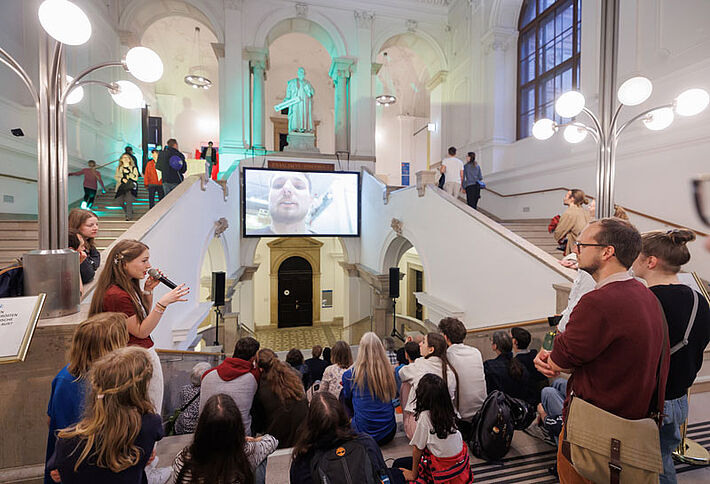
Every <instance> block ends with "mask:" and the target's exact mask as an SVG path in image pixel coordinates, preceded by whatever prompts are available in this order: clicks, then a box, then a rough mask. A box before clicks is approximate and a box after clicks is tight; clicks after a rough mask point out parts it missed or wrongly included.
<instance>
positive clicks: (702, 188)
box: [693, 174, 710, 226]
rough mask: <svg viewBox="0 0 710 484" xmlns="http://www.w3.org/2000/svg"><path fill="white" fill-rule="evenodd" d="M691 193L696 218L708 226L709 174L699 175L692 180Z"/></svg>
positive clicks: (709, 201)
mask: <svg viewBox="0 0 710 484" xmlns="http://www.w3.org/2000/svg"><path fill="white" fill-rule="evenodd" d="M693 193H694V198H695V209H696V210H697V212H698V217H700V220H702V221H703V223H704V224H705V225H707V226H710V174H706V175H700V176H699V177H697V178H695V179H694V180H693Z"/></svg>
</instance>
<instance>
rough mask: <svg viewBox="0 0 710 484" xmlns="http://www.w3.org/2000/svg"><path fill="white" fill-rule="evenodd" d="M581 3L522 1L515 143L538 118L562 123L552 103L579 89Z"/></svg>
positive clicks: (572, 1) (519, 29) (578, 1)
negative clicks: (568, 92)
mask: <svg viewBox="0 0 710 484" xmlns="http://www.w3.org/2000/svg"><path fill="white" fill-rule="evenodd" d="M581 7H582V0H525V2H523V6H522V8H521V10H520V19H519V20H518V31H519V36H518V139H521V138H525V137H527V136H530V134H531V131H532V125H533V123H534V122H535V121H536V120H538V119H540V118H550V119H554V120H556V121H558V122H560V121H563V120H561V119H560V117H559V116H557V114H556V113H555V99H556V97H557V96H559V95H560V94H561V93H563V92H565V91H568V90H570V89H577V88H579V50H580V49H579V44H580V24H581ZM564 121H566V120H564Z"/></svg>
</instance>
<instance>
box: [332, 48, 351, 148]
mask: <svg viewBox="0 0 710 484" xmlns="http://www.w3.org/2000/svg"><path fill="white" fill-rule="evenodd" d="M352 65H353V59H352V58H349V57H336V58H335V59H333V62H332V63H331V65H330V72H329V75H330V77H331V79H333V82H334V83H335V150H336V151H350V136H349V135H350V133H349V131H350V122H349V117H350V116H349V115H350V113H349V106H348V81H349V79H350V72H351V68H352Z"/></svg>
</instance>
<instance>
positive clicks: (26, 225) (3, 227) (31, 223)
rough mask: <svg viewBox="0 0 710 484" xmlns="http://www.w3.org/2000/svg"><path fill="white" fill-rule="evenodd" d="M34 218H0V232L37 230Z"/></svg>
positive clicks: (37, 225)
mask: <svg viewBox="0 0 710 484" xmlns="http://www.w3.org/2000/svg"><path fill="white" fill-rule="evenodd" d="M38 227H39V224H38V222H37V221H36V220H0V233H3V232H5V231H8V230H38Z"/></svg>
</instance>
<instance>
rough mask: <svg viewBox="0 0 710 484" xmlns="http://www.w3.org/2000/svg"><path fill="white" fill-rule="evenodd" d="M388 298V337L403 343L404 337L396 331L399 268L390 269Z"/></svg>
mask: <svg viewBox="0 0 710 484" xmlns="http://www.w3.org/2000/svg"><path fill="white" fill-rule="evenodd" d="M389 286H390V287H389V297H390V298H391V299H392V333H390V336H392V337H393V338H398V339H399V340H400V341H404V335H403V334H402V333H400V332H399V331H397V298H398V297H399V267H390V277H389Z"/></svg>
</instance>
